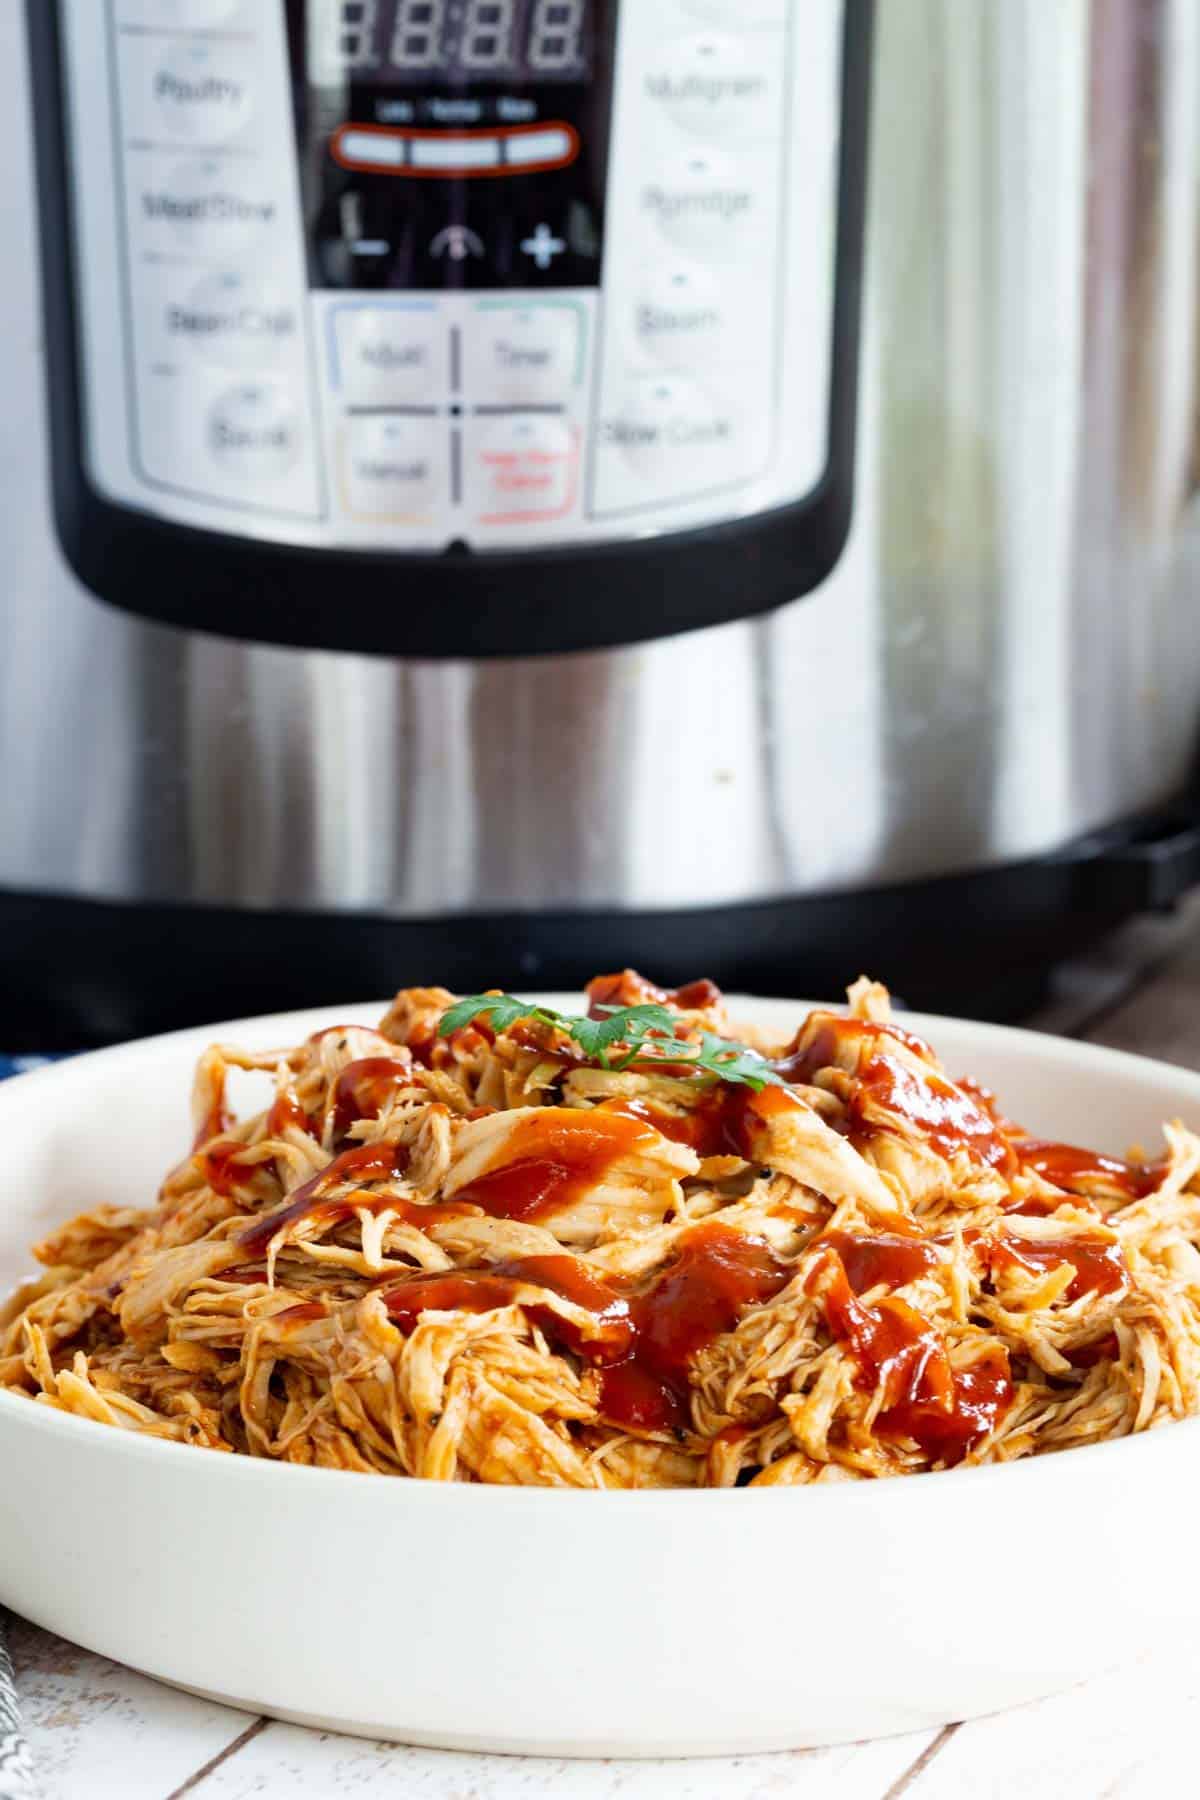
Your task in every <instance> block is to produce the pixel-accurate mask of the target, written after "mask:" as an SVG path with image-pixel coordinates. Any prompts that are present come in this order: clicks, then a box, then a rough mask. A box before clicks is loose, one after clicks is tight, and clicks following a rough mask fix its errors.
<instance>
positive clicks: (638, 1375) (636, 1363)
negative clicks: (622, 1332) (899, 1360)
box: [600, 1222, 794, 1431]
mask: <svg viewBox="0 0 1200 1800" xmlns="http://www.w3.org/2000/svg"><path fill="white" fill-rule="evenodd" d="M676 1248H677V1253H676V1255H675V1257H674V1259H673V1260H672V1261H671V1262H669V1263H668V1264H667V1266H666V1267H665V1268H664V1269H660V1270H659V1271H658V1272H657V1273H656V1274H655V1275H654V1276H653V1277H652V1278H651V1280H650V1282H649V1283H648V1284H647V1285H646V1286H644V1287H643V1288H642V1289H641V1291H640V1292H638V1293H635V1294H633V1295H632V1296H631V1298H630V1301H629V1311H630V1317H631V1320H632V1324H633V1332H634V1348H633V1351H632V1353H631V1355H629V1356H628V1357H627V1358H625V1360H624V1361H622V1362H619V1363H616V1364H615V1365H614V1366H612V1367H609V1368H606V1369H605V1370H604V1371H603V1374H602V1376H601V1389H600V1411H601V1413H602V1414H603V1416H604V1417H605V1418H606V1419H608V1420H609V1421H610V1422H611V1423H613V1424H615V1425H623V1426H626V1427H629V1428H633V1429H636V1430H641V1431H667V1430H672V1431H683V1430H686V1429H687V1427H688V1425H689V1423H690V1416H691V1415H690V1407H689V1404H688V1398H689V1392H690V1386H689V1381H688V1373H689V1369H690V1366H691V1363H692V1359H693V1358H694V1357H695V1356H696V1355H698V1353H699V1352H700V1351H701V1350H703V1349H704V1347H705V1345H707V1344H710V1343H711V1342H712V1341H713V1339H714V1338H717V1337H720V1336H722V1335H723V1334H724V1333H725V1332H727V1331H732V1329H733V1327H734V1326H735V1325H736V1324H737V1322H738V1320H739V1318H740V1317H741V1315H742V1312H743V1310H744V1308H745V1307H747V1306H760V1305H762V1304H763V1303H764V1302H765V1301H767V1300H771V1299H773V1298H774V1297H775V1295H776V1294H778V1293H779V1291H780V1290H781V1289H782V1288H784V1287H786V1285H787V1283H788V1282H789V1281H790V1280H791V1278H792V1274H793V1272H794V1271H793V1268H792V1266H791V1265H790V1264H789V1263H785V1262H783V1261H782V1260H781V1259H780V1258H779V1257H777V1256H776V1255H775V1252H774V1251H773V1250H772V1249H771V1246H770V1244H768V1243H767V1242H766V1240H765V1239H763V1238H753V1237H748V1236H746V1235H745V1234H744V1233H742V1232H738V1231H733V1230H731V1229H730V1227H729V1226H728V1225H720V1224H717V1223H716V1222H713V1223H712V1224H706V1225H697V1226H696V1227H695V1228H694V1229H693V1230H691V1231H688V1232H685V1233H684V1235H683V1236H682V1237H681V1238H680V1239H679V1241H678V1244H677V1247H676Z"/></svg>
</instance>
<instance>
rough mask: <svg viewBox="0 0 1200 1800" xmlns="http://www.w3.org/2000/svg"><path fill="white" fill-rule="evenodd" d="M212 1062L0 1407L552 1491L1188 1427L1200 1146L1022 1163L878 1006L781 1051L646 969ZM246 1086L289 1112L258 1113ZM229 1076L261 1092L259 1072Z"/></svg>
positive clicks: (873, 994) (787, 1474)
mask: <svg viewBox="0 0 1200 1800" xmlns="http://www.w3.org/2000/svg"><path fill="white" fill-rule="evenodd" d="M588 999H589V1012H588V1015H587V1018H586V1019H585V1018H584V1017H582V1016H581V1017H579V1018H577V1019H572V1018H571V1017H569V1016H567V1015H562V1014H557V1013H553V1012H550V1011H547V1010H545V1009H541V1008H536V1007H532V1006H522V1005H521V1004H519V1003H518V1002H515V1001H512V1000H510V999H508V997H506V996H476V997H475V998H474V999H473V1000H470V1001H461V1002H456V1000H455V997H454V996H453V995H451V994H449V993H446V992H445V991H444V990H442V989H438V988H428V989H425V988H417V989H408V990H405V991H403V992H401V993H399V994H398V995H397V996H396V999H395V1001H394V1003H393V1005H392V1006H391V1008H390V1009H389V1011H388V1012H387V1014H386V1016H385V1017H384V1018H383V1020H382V1021H381V1023H380V1025H379V1027H378V1029H377V1030H370V1029H367V1028H365V1027H363V1026H359V1025H341V1026H335V1027H333V1028H331V1029H328V1030H325V1031H321V1032H318V1033H317V1034H316V1035H315V1036H314V1037H311V1038H309V1039H308V1040H307V1042H305V1043H302V1044H298V1045H296V1046H294V1047H292V1048H288V1049H284V1050H273V1051H269V1052H248V1051H244V1050H240V1049H237V1048H234V1047H231V1046H228V1045H218V1046H215V1047H214V1048H212V1049H210V1050H208V1051H207V1052H206V1053H205V1055H204V1056H203V1057H202V1058H201V1060H200V1063H199V1066H198V1069H197V1072H196V1079H195V1089H194V1108H195V1120H196V1141H195V1146H194V1148H193V1150H192V1152H191V1153H190V1155H188V1156H187V1158H186V1160H185V1161H183V1162H182V1163H181V1164H180V1165H179V1166H178V1167H177V1168H176V1169H174V1170H173V1171H172V1172H171V1173H170V1174H169V1175H168V1177H167V1179H166V1181H165V1183H164V1185H163V1187H162V1189H161V1192H160V1194H159V1196H158V1200H157V1202H156V1204H155V1205H153V1206H151V1207H149V1208H146V1209H142V1208H138V1207H134V1206H129V1207H99V1208H96V1209H94V1210H92V1211H90V1212H85V1213H83V1214H81V1215H80V1216H79V1217H77V1218H75V1219H73V1220H72V1221H71V1222H70V1224H67V1225H64V1226H63V1227H62V1229H61V1230H59V1231H57V1232H55V1233H54V1234H53V1235H52V1236H51V1237H49V1238H48V1239H46V1240H45V1242H43V1243H41V1244H39V1245H38V1246H37V1249H36V1252H35V1254H36V1256H37V1258H38V1260H39V1261H40V1263H41V1264H42V1265H43V1267H44V1271H45V1272H44V1274H42V1276H41V1277H40V1279H37V1280H34V1281H31V1282H29V1283H27V1284H26V1286H25V1287H24V1288H22V1289H21V1291H20V1292H19V1293H18V1294H17V1295H15V1296H14V1298H13V1299H12V1300H11V1301H10V1302H9V1304H8V1306H7V1308H4V1309H0V1386H3V1387H7V1388H9V1389H11V1390H13V1391H15V1392H17V1393H20V1394H23V1395H26V1396H28V1397H29V1398H30V1399H31V1400H33V1401H36V1402H39V1403H41V1404H43V1405H47V1406H52V1407H57V1408H59V1409H61V1410H62V1411H65V1412H70V1413H75V1414H78V1415H80V1416H82V1417H84V1418H88V1419H93V1420H97V1421H100V1422H101V1423H103V1424H106V1425H110V1426H116V1427H118V1428H120V1429H122V1430H126V1431H138V1432H144V1433H149V1434H151V1435H152V1436H156V1437H161V1438H168V1439H176V1440H178V1441H179V1442H181V1443H185V1444H193V1445H197V1446H200V1447H203V1448H206V1449H210V1450H224V1451H232V1452H234V1453H236V1454H240V1455H250V1456H265V1457H272V1458H275V1459H278V1460H280V1461H284V1462H292V1463H308V1464H316V1465H320V1466H323V1467H326V1468H340V1469H355V1470H362V1471H368V1472H374V1473H377V1474H385V1475H409V1476H423V1477H425V1478H426V1479H431V1480H438V1481H455V1480H456V1481H483V1482H507V1483H525V1484H538V1485H547V1486H563V1487H580V1488H589V1487H591V1488H595V1487H619V1488H623V1487H692V1486H712V1487H728V1486H734V1485H739V1486H745V1485H750V1486H753V1487H762V1486H768V1485H783V1484H801V1483H806V1482H812V1481H835V1480H838V1481H845V1480H862V1479H864V1478H869V1477H873V1476H882V1475H899V1474H907V1473H910V1472H914V1471H918V1470H925V1469H938V1468H946V1467H950V1466H954V1465H970V1464H973V1463H985V1462H1007V1461H1010V1460H1012V1459H1015V1458H1017V1457H1021V1456H1031V1455H1037V1454H1040V1453H1041V1452H1043V1451H1048V1450H1059V1449H1066V1448H1068V1447H1069V1446H1071V1445H1075V1444H1086V1443H1092V1442H1095V1441H1097V1440H1099V1439H1103V1438H1111V1437H1118V1436H1122V1435H1124V1434H1126V1433H1130V1432H1135V1431H1143V1430H1145V1429H1147V1428H1148V1427H1150V1426H1153V1425H1158V1424H1162V1423H1165V1422H1167V1421H1168V1420H1171V1419H1178V1418H1182V1417H1184V1416H1185V1415H1186V1414H1189V1413H1193V1412H1195V1411H1197V1410H1198V1409H1200V1254H1198V1253H1197V1244H1198V1242H1200V1173H1198V1172H1200V1139H1197V1138H1196V1137H1195V1136H1193V1135H1192V1133H1191V1132H1190V1131H1187V1130H1185V1129H1184V1128H1183V1126H1181V1125H1179V1124H1171V1125H1168V1126H1166V1128H1165V1137H1166V1146H1165V1152H1164V1154H1162V1155H1161V1157H1158V1158H1157V1159H1155V1160H1149V1161H1148V1160H1144V1159H1143V1160H1134V1161H1128V1162H1127V1161H1121V1160H1118V1159H1117V1158H1115V1157H1112V1156H1107V1155H1101V1154H1098V1153H1095V1152H1090V1151H1086V1150H1081V1149H1076V1148H1074V1147H1073V1146H1070V1145H1065V1144H1057V1143H1050V1142H1047V1141H1045V1140H1042V1139H1037V1138H1033V1137H1031V1136H1029V1135H1028V1134H1027V1133H1025V1132H1024V1131H1022V1130H1021V1128H1020V1127H1019V1126H1017V1125H1015V1124H1013V1123H1011V1122H1010V1121H1009V1120H1007V1119H1005V1118H1004V1117H1003V1116H1002V1114H1001V1113H1000V1112H999V1110H998V1109H997V1106H996V1103H995V1101H994V1099H993V1097H992V1095H991V1094H989V1093H988V1092H987V1091H986V1090H983V1089H981V1088H979V1087H977V1086H975V1085H974V1084H972V1083H971V1082H969V1081H958V1082H954V1081H952V1080H951V1079H950V1078H949V1077H948V1076H947V1074H946V1072H945V1071H944V1070H943V1068H942V1067H941V1065H940V1063H939V1062H938V1059H937V1057H936V1055H935V1054H934V1052H933V1050H932V1049H931V1048H930V1047H929V1046H928V1045H927V1044H926V1043H924V1042H923V1041H922V1040H921V1039H919V1038H917V1037H915V1036H913V1035H912V1034H911V1033H909V1032H908V1031H905V1030H904V1029H902V1028H901V1027H900V1026H899V1025H898V1024H896V1023H894V1022H893V1020H892V1017H891V1011H890V1007H889V1002H888V996H887V993H886V990H885V989H883V988H882V987H880V986H878V985H875V984H872V983H870V982H868V981H866V980H865V979H864V980H862V981H859V982H857V983H856V984H855V986H854V987H853V988H852V989H851V992H850V1005H849V1011H848V1013H847V1014H845V1015H843V1014H840V1013H834V1012H831V1011H823V1010H822V1011H815V1012H812V1013H810V1014H809V1015H808V1016H807V1017H806V1018H804V1019H803V1020H802V1021H801V1023H800V1024H799V1027H798V1029H797V1030H796V1031H795V1033H794V1034H793V1035H792V1036H791V1037H790V1038H789V1039H788V1041H786V1042H781V1043H775V1042H770V1041H767V1040H766V1039H765V1038H764V1037H763V1036H762V1034H760V1033H757V1032H753V1031H749V1030H744V1029H739V1028H738V1027H737V1026H736V1024H731V1023H730V1021H729V1020H728V1019H727V1018H726V1016H725V1007H724V1002H723V1000H722V997H721V995H720V993H719V992H718V990H717V989H716V988H715V987H714V986H713V985H712V984H711V983H710V982H703V981H701V982H693V983H692V984H691V985H690V986H688V987H685V988H680V989H678V990H676V991H674V992H672V993H666V992H664V991H663V990H661V989H658V988H655V987H652V986H651V984H650V983H648V982H646V981H644V980H643V979H642V978H641V977H640V976H637V975H635V974H634V973H633V971H631V970H626V971H625V972H624V973H623V974H621V975H616V976H606V977H601V978H599V979H598V980H596V981H594V982H592V983H591V985H590V987H589V989H588ZM231 1070H243V1071H245V1070H248V1071H254V1072H256V1073H257V1077H258V1079H259V1080H260V1081H261V1082H262V1084H263V1085H264V1087H265V1086H266V1085H267V1084H268V1083H269V1084H270V1085H271V1087H272V1088H273V1097H271V1098H270V1104H269V1105H268V1106H267V1107H266V1109H265V1110H263V1111H261V1112H258V1113H257V1114H256V1115H255V1116H253V1117H249V1118H243V1119H240V1120H236V1119H234V1118H233V1117H231V1115H230V1112H229V1110H228V1103H227V1095H226V1082H227V1074H228V1073H229V1071H231ZM239 1079H241V1078H239Z"/></svg>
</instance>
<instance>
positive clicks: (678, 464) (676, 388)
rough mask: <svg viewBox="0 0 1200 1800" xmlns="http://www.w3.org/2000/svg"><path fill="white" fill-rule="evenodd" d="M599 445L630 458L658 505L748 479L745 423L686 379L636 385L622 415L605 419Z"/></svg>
mask: <svg viewBox="0 0 1200 1800" xmlns="http://www.w3.org/2000/svg"><path fill="white" fill-rule="evenodd" d="M599 444H600V446H601V448H602V449H615V450H619V451H621V452H622V453H623V454H624V456H625V458H626V459H627V461H628V462H629V463H630V464H632V466H633V468H634V469H635V471H636V472H637V474H638V476H639V477H640V478H644V479H645V481H646V484H647V487H646V498H648V499H652V500H653V499H663V498H671V497H673V498H679V497H682V496H684V495H687V494H696V493H703V492H704V491H705V490H706V489H708V488H712V487H720V486H722V485H724V484H726V483H728V482H730V481H736V480H740V479H742V478H743V477H744V476H745V474H746V470H745V468H744V467H743V464H744V462H745V448H746V447H745V444H744V442H743V427H742V421H741V419H740V417H739V416H738V414H737V413H736V412H735V411H734V409H733V407H732V406H731V405H730V404H729V403H728V402H727V401H726V400H724V399H722V398H720V397H718V396H716V395H714V394H710V393H708V392H707V391H706V389H705V388H703V387H702V386H701V385H700V383H699V382H696V381H691V380H689V379H688V378H687V377H686V376H683V375H654V376H648V377H646V378H645V379H644V380H642V381H639V382H637V383H635V384H634V386H633V387H632V388H631V390H630V391H629V393H628V395H627V397H626V399H625V402H624V404H623V405H622V407H621V408H620V410H619V411H617V412H615V413H610V414H607V415H604V416H602V417H601V420H600V426H599Z"/></svg>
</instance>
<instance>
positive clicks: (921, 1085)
mask: <svg viewBox="0 0 1200 1800" xmlns="http://www.w3.org/2000/svg"><path fill="white" fill-rule="evenodd" d="M889 1040H890V1041H892V1042H895V1041H899V1042H900V1043H902V1044H905V1045H907V1046H908V1048H909V1049H910V1050H912V1051H913V1052H914V1053H915V1054H916V1055H917V1056H918V1057H920V1058H921V1060H922V1061H924V1062H929V1061H932V1060H933V1052H932V1050H931V1049H930V1048H929V1046H928V1044H926V1043H925V1042H924V1041H923V1040H922V1039H921V1038H918V1037H914V1036H913V1034H912V1033H911V1032H908V1031H904V1030H902V1029H901V1028H900V1026H898V1025H879V1024H874V1023H872V1022H870V1021H867V1020H862V1019H842V1018H838V1017H836V1016H834V1015H833V1014H830V1015H828V1016H825V1015H820V1017H819V1023H818V1025H817V1026H816V1029H813V1025H812V1021H811V1020H810V1021H808V1023H806V1025H805V1026H804V1027H803V1029H802V1030H801V1033H800V1042H799V1043H798V1044H797V1047H796V1048H795V1049H794V1050H792V1051H791V1052H790V1053H789V1054H788V1055H787V1056H785V1057H782V1058H781V1059H780V1060H779V1061H778V1062H776V1063H775V1064H774V1065H773V1066H774V1068H775V1071H776V1073H777V1074H779V1075H782V1076H783V1078H784V1080H785V1081H788V1082H799V1083H806V1082H807V1083H811V1082H812V1081H813V1080H814V1079H815V1077H816V1075H817V1073H818V1071H819V1070H821V1069H827V1068H831V1067H832V1068H842V1067H843V1065H842V1063H841V1061H840V1060H839V1054H838V1053H839V1051H844V1050H847V1049H849V1050H851V1051H853V1050H855V1049H857V1051H858V1063H857V1071H856V1073H854V1074H853V1075H851V1076H850V1079H851V1084H852V1085H851V1089H850V1096H849V1100H848V1103H847V1110H848V1114H849V1119H848V1134H849V1137H850V1140H851V1142H852V1143H856V1144H857V1143H858V1142H860V1141H861V1140H862V1138H863V1137H865V1136H870V1135H871V1133H872V1132H873V1131H875V1130H877V1129H878V1124H877V1123H876V1122H875V1120H874V1119H873V1118H871V1117H868V1112H870V1113H872V1114H874V1113H876V1112H880V1111H881V1112H884V1113H887V1114H891V1116H892V1117H893V1118H896V1119H898V1120H902V1121H903V1122H904V1124H905V1125H906V1126H909V1127H911V1128H912V1130H913V1131H914V1132H916V1133H917V1134H918V1135H919V1136H921V1137H922V1138H924V1139H925V1141H926V1143H928V1144H929V1145H931V1146H932V1148H933V1149H935V1150H937V1151H939V1152H940V1153H941V1155H943V1156H947V1157H949V1156H953V1155H954V1154H955V1152H956V1151H959V1150H966V1151H968V1152H969V1153H970V1155H972V1156H974V1157H976V1158H977V1159H978V1160H979V1161H980V1162H983V1163H986V1164H987V1165H988V1166H989V1167H991V1168H996V1169H1001V1170H1003V1171H1005V1172H1009V1171H1011V1170H1012V1169H1013V1168H1014V1167H1015V1160H1016V1159H1015V1157H1014V1155H1013V1150H1012V1146H1011V1144H1010V1143H1009V1141H1008V1139H1007V1138H1006V1137H1005V1135H1004V1133H1003V1131H1001V1129H1000V1127H999V1126H998V1125H997V1123H996V1121H995V1120H994V1119H993V1118H992V1117H991V1116H990V1114H989V1113H988V1112H987V1110H986V1109H985V1107H984V1106H982V1105H981V1104H980V1102H979V1101H978V1100H976V1099H975V1098H974V1097H973V1095H972V1094H971V1093H970V1092H968V1091H967V1090H965V1089H963V1088H961V1087H956V1086H955V1084H954V1083H953V1082H952V1081H947V1080H946V1078H945V1076H943V1075H939V1074H937V1072H936V1071H935V1070H934V1069H928V1070H925V1069H921V1070H916V1069H913V1068H911V1067H910V1066H909V1064H907V1063H905V1062H901V1061H900V1059H899V1058H898V1057H895V1056H889V1055H888V1054H887V1046H888V1043H889ZM843 1072H844V1073H847V1074H849V1071H848V1070H845V1069H843Z"/></svg>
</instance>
